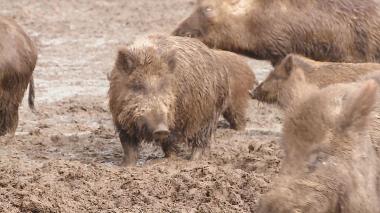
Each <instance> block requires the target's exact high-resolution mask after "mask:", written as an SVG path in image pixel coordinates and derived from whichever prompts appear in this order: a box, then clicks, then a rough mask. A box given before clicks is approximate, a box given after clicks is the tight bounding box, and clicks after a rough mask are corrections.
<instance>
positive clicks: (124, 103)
mask: <svg viewBox="0 0 380 213" xmlns="http://www.w3.org/2000/svg"><path fill="white" fill-rule="evenodd" d="M229 97H230V90H229V75H228V72H227V69H225V67H224V65H223V61H221V59H220V58H218V57H217V55H216V54H215V53H214V52H213V51H212V50H210V49H209V48H208V47H207V46H205V45H204V44H202V43H201V42H199V41H197V40H194V39H190V38H181V37H164V36H150V37H148V39H147V40H146V41H143V42H136V44H135V45H134V46H130V47H125V48H122V49H121V50H120V51H119V53H118V57H117V60H116V64H115V67H114V69H113V70H112V72H111V76H110V89H109V98H110V100H109V107H110V110H111V113H112V117H113V121H114V124H115V126H116V128H117V131H118V132H119V136H120V140H121V144H122V146H123V149H124V154H125V155H124V164H125V165H133V164H135V163H136V160H137V147H138V144H139V143H140V141H142V140H146V141H153V140H154V141H157V142H160V143H161V145H162V148H163V151H164V152H165V155H166V156H170V154H171V153H172V151H173V143H175V142H176V141H188V142H189V143H190V144H191V146H192V154H191V158H192V159H199V158H200V157H201V155H202V154H203V153H204V152H205V150H206V148H209V141H210V140H211V138H212V135H213V133H214V132H215V129H216V126H217V122H218V118H219V117H220V115H221V114H222V112H224V110H225V109H226V107H227V104H228V99H229Z"/></svg>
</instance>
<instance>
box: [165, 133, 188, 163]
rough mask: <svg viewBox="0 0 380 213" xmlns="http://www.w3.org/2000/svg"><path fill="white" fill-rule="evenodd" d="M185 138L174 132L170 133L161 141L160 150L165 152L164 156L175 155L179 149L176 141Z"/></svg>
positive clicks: (181, 140)
mask: <svg viewBox="0 0 380 213" xmlns="http://www.w3.org/2000/svg"><path fill="white" fill-rule="evenodd" d="M183 140H185V139H184V138H183V137H181V136H178V135H176V134H172V135H170V136H169V138H167V139H166V140H164V141H163V142H161V147H162V151H163V152H164V153H165V157H166V158H171V157H176V154H177V152H178V150H179V147H178V143H179V142H183Z"/></svg>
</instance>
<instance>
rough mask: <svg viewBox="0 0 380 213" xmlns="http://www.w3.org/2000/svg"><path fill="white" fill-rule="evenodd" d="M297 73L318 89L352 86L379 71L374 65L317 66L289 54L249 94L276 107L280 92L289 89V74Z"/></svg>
mask: <svg viewBox="0 0 380 213" xmlns="http://www.w3.org/2000/svg"><path fill="white" fill-rule="evenodd" d="M296 69H300V70H302V71H303V74H304V76H305V78H306V81H307V82H308V83H310V84H314V85H316V86H318V87H320V88H323V87H326V86H328V85H330V84H336V83H348V82H354V81H356V80H358V79H360V78H361V77H363V76H365V75H366V74H368V73H371V72H374V71H376V70H380V64H377V63H336V62H318V61H314V60H312V59H308V58H305V57H302V56H299V55H294V54H289V55H288V56H286V57H285V58H284V59H283V60H282V61H281V63H280V64H278V65H277V66H275V68H274V70H273V71H272V72H271V73H270V74H269V75H268V77H267V78H266V79H265V80H264V81H263V82H262V83H261V84H260V85H259V86H258V87H256V88H255V90H254V91H253V93H252V97H253V98H254V99H257V100H259V101H262V102H266V103H276V102H277V99H278V95H279V94H280V93H281V91H280V90H283V89H285V87H287V88H289V87H292V84H293V82H289V76H290V73H292V72H293V71H294V70H296Z"/></svg>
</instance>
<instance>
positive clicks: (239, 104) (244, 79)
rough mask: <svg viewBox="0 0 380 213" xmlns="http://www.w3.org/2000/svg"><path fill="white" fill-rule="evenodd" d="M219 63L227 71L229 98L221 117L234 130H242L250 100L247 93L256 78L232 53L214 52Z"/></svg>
mask: <svg viewBox="0 0 380 213" xmlns="http://www.w3.org/2000/svg"><path fill="white" fill-rule="evenodd" d="M214 52H215V53H216V55H217V56H218V58H220V60H221V63H222V64H223V65H224V66H225V67H226V69H227V70H228V74H229V76H230V90H231V98H230V100H229V102H228V107H227V109H226V110H225V111H224V112H223V117H224V118H225V119H226V120H227V121H228V122H229V124H230V127H231V128H232V129H235V130H244V128H245V125H246V119H247V116H246V110H247V108H248V101H249V99H250V96H249V91H250V90H252V89H253V88H254V86H255V84H256V83H257V82H256V76H255V74H254V72H253V71H252V70H251V68H250V67H249V65H248V64H247V62H246V61H245V60H244V59H243V58H242V57H241V56H238V55H236V54H234V53H231V52H227V51H220V50H215V51H214Z"/></svg>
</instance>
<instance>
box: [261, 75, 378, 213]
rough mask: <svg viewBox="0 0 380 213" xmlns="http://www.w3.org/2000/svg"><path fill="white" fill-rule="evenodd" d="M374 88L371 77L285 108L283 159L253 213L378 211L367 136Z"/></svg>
mask: <svg viewBox="0 0 380 213" xmlns="http://www.w3.org/2000/svg"><path fill="white" fill-rule="evenodd" d="M377 87H378V86H377V83H375V82H374V81H373V80H370V81H366V82H362V83H358V84H356V85H354V84H350V85H343V84H340V85H332V86H329V87H327V88H325V89H322V90H318V89H317V90H315V91H314V92H311V93H309V96H308V97H306V98H305V99H303V100H302V101H299V102H297V103H296V104H294V105H292V106H291V107H290V108H289V109H288V112H289V113H288V114H287V116H286V119H285V122H284V128H283V135H282V145H283V148H284V151H285V159H284V162H283V164H282V168H281V171H280V174H279V177H278V178H277V179H276V180H275V182H274V184H273V188H272V190H271V191H269V192H268V193H267V194H266V195H264V196H263V197H261V199H260V202H259V206H258V209H257V212H258V213H290V212H294V213H295V212H318V213H332V212H340V213H354V212H357V213H367V212H368V213H376V212H379V207H380V206H379V205H380V204H379V199H380V197H379V192H378V190H377V187H378V185H377V184H378V180H377V179H378V176H379V168H380V167H379V159H378V158H377V156H376V153H375V150H374V147H373V144H372V143H371V140H370V135H369V121H370V120H371V115H370V114H371V113H372V110H373V107H374V105H379V103H378V101H379V100H380V99H378V98H377V94H376V93H377ZM342 94H344V95H342Z"/></svg>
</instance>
